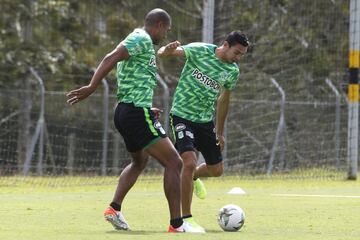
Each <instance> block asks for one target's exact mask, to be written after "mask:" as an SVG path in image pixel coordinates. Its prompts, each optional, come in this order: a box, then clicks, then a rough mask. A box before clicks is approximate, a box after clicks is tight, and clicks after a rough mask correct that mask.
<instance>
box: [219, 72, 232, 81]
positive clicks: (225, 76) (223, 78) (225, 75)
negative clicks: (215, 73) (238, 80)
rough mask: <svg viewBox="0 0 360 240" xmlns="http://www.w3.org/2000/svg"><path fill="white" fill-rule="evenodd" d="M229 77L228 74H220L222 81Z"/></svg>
mask: <svg viewBox="0 0 360 240" xmlns="http://www.w3.org/2000/svg"><path fill="white" fill-rule="evenodd" d="M229 77H230V73H229V72H227V71H224V72H222V73H220V79H221V80H223V81H226V80H227V79H228V78H229Z"/></svg>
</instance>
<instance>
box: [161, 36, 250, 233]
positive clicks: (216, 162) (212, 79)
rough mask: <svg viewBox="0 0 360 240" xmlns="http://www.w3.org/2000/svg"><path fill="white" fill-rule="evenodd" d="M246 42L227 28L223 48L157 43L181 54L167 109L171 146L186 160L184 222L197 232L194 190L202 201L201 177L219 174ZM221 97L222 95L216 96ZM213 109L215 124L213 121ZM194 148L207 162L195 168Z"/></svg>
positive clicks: (166, 50)
mask: <svg viewBox="0 0 360 240" xmlns="http://www.w3.org/2000/svg"><path fill="white" fill-rule="evenodd" d="M248 46H249V41H248V38H247V37H246V35H245V34H244V33H242V32H240V31H233V32H231V33H230V34H229V35H228V36H227V37H226V39H225V41H224V43H223V44H222V45H221V46H216V45H213V44H207V43H190V44H188V45H185V46H180V42H178V41H175V42H172V43H169V44H167V45H166V46H164V47H161V48H160V49H159V51H158V56H159V57H185V58H186V62H185V66H184V67H183V70H182V72H181V76H180V80H179V83H178V86H177V88H176V91H175V95H174V100H173V105H172V109H171V116H170V118H171V125H172V128H173V133H174V135H175V140H176V142H175V147H176V148H177V150H178V152H179V153H180V155H181V158H182V159H183V162H184V167H183V171H182V179H181V182H182V185H181V188H182V193H181V197H182V214H183V219H184V221H185V222H188V223H189V224H190V225H191V226H193V227H194V228H196V229H198V230H199V231H202V232H205V230H204V229H203V228H202V227H201V226H200V225H199V224H197V223H196V221H195V220H194V218H193V217H192V214H191V202H192V194H193V191H194V190H195V194H196V195H197V196H198V197H199V198H201V199H203V198H205V196H206V189H205V187H204V185H203V183H202V182H201V181H200V179H199V177H218V176H220V175H222V173H223V162H222V161H223V159H222V155H221V151H222V150H223V148H224V144H225V138H224V134H223V133H224V123H225V119H226V116H227V113H228V109H229V102H230V93H231V90H232V89H234V87H235V85H236V82H237V81H238V79H239V74H240V71H239V67H238V64H237V63H238V62H239V60H240V58H241V56H243V55H244V54H245V53H246V52H247V49H248ZM219 95H220V96H219ZM216 101H217V110H216V127H215V125H214V122H213V117H214V112H215V102H216ZM197 151H199V152H201V153H202V155H203V156H204V159H205V163H203V164H200V165H199V166H197Z"/></svg>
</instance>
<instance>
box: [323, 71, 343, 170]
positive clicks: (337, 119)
mask: <svg viewBox="0 0 360 240" xmlns="http://www.w3.org/2000/svg"><path fill="white" fill-rule="evenodd" d="M325 82H326V84H327V85H328V86H329V87H330V88H331V90H332V91H333V92H334V93H335V96H336V100H335V101H336V102H335V136H334V141H335V159H336V168H339V167H340V94H339V91H338V90H337V89H336V87H335V86H334V85H333V84H332V82H331V80H330V79H328V78H326V79H325Z"/></svg>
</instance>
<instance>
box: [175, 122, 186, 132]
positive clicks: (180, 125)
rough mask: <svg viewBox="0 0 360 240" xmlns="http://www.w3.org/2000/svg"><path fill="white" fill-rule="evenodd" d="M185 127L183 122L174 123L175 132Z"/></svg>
mask: <svg viewBox="0 0 360 240" xmlns="http://www.w3.org/2000/svg"><path fill="white" fill-rule="evenodd" d="M185 128H186V126H185V124H183V123H178V124H176V126H175V131H176V132H180V131H182V130H184V129H185Z"/></svg>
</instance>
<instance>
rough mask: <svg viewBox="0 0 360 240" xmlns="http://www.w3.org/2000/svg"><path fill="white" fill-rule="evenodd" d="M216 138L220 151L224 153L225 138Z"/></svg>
mask: <svg viewBox="0 0 360 240" xmlns="http://www.w3.org/2000/svg"><path fill="white" fill-rule="evenodd" d="M216 138H217V143H216V145H218V146H220V150H221V151H223V150H224V147H225V137H224V136H222V135H220V136H216Z"/></svg>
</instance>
